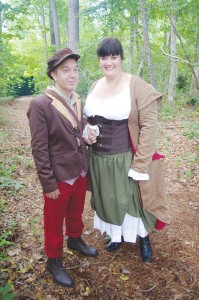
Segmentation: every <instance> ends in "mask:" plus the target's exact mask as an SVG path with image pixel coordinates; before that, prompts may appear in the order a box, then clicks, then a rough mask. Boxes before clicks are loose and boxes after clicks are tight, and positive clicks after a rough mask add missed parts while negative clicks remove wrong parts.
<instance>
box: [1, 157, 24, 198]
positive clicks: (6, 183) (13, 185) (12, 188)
mask: <svg viewBox="0 0 199 300" xmlns="http://www.w3.org/2000/svg"><path fill="white" fill-rule="evenodd" d="M15 171H16V165H15V164H13V161H12V160H9V159H8V160H7V165H4V164H3V163H0V187H1V188H8V189H9V192H11V193H13V192H14V193H15V192H17V191H18V190H19V189H21V188H22V187H23V184H21V183H20V182H19V181H18V180H16V179H13V178H12V174H13V173H14V172H15Z"/></svg>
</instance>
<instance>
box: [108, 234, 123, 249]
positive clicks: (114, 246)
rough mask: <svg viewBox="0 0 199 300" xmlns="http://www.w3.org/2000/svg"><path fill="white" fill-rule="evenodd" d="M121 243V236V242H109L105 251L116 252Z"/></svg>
mask: <svg viewBox="0 0 199 300" xmlns="http://www.w3.org/2000/svg"><path fill="white" fill-rule="evenodd" d="M123 242H124V238H123V236H121V242H111V240H110V242H109V243H108V244H107V245H106V251H108V252H111V251H115V250H117V249H118V248H119V247H120V245H121V244H122V243H123Z"/></svg>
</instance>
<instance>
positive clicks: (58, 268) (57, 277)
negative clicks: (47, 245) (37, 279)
mask: <svg viewBox="0 0 199 300" xmlns="http://www.w3.org/2000/svg"><path fill="white" fill-rule="evenodd" d="M47 268H48V271H49V272H50V273H51V274H52V276H53V281H54V282H55V283H57V284H59V285H62V286H66V287H72V286H73V285H74V281H73V279H72V278H71V277H70V275H69V274H68V273H67V272H66V270H65V269H64V267H63V264H62V259H61V257H56V258H48V260H47Z"/></svg>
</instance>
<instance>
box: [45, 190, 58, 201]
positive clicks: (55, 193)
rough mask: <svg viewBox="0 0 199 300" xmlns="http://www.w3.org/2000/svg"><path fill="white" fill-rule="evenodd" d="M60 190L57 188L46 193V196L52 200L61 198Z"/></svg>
mask: <svg viewBox="0 0 199 300" xmlns="http://www.w3.org/2000/svg"><path fill="white" fill-rule="evenodd" d="M59 195H60V191H59V190H58V189H57V190H55V191H53V192H50V193H46V196H47V197H48V198H50V199H52V200H57V199H58V198H59Z"/></svg>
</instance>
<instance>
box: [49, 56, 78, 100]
mask: <svg viewBox="0 0 199 300" xmlns="http://www.w3.org/2000/svg"><path fill="white" fill-rule="evenodd" d="M51 76H52V77H53V79H54V81H55V87H56V88H57V89H58V90H59V91H60V92H61V93H62V94H64V95H65V96H67V95H69V94H70V93H71V92H72V91H74V90H75V89H76V86H77V84H78V80H79V75H78V66H77V61H76V60H75V59H74V58H67V59H65V60H64V61H63V62H62V63H61V64H60V65H59V66H58V67H57V68H56V70H55V71H53V72H51Z"/></svg>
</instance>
